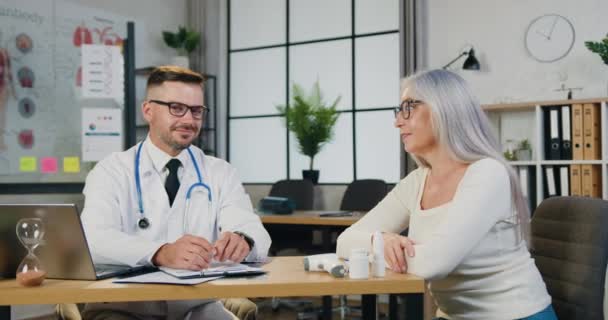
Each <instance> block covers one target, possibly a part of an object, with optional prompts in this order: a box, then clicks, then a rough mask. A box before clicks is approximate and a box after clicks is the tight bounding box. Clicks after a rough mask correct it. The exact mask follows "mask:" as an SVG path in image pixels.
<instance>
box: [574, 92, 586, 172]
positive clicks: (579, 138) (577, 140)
mask: <svg viewBox="0 0 608 320" xmlns="http://www.w3.org/2000/svg"><path fill="white" fill-rule="evenodd" d="M572 159H574V160H583V159H584V156H583V105H582V104H573V105H572Z"/></svg>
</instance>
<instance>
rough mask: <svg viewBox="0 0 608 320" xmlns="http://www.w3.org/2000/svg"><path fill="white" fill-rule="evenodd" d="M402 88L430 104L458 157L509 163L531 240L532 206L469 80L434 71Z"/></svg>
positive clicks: (520, 217) (438, 133)
mask: <svg viewBox="0 0 608 320" xmlns="http://www.w3.org/2000/svg"><path fill="white" fill-rule="evenodd" d="M401 88H402V92H403V90H405V89H407V90H408V91H407V94H408V97H410V98H413V99H417V100H422V101H424V102H425V104H426V105H428V106H429V108H430V111H431V125H432V128H433V132H434V135H435V138H436V139H437V142H438V144H439V145H442V146H444V147H446V149H447V150H448V152H449V153H451V155H452V156H453V158H454V159H456V160H458V161H461V162H464V163H472V162H475V161H477V160H481V159H483V158H492V159H495V160H497V161H499V162H501V163H502V164H503V165H504V166H505V168H506V169H507V172H508V173H509V180H510V182H511V202H512V204H513V206H514V208H515V210H516V211H517V215H516V220H517V224H518V225H519V230H520V232H521V237H522V239H525V240H528V238H529V237H528V235H529V228H530V209H529V208H528V204H527V201H526V199H525V197H524V196H523V194H522V191H521V186H520V184H519V178H518V176H517V174H516V173H515V170H513V168H512V167H511V165H509V163H508V162H507V161H506V159H505V158H504V157H503V155H502V152H501V147H500V143H499V142H498V140H497V138H496V136H495V135H494V133H493V132H492V129H491V124H490V121H489V120H488V117H487V116H486V114H485V113H484V111H483V110H482V109H481V106H480V104H479V101H478V100H477V98H476V97H475V95H474V94H473V93H472V91H471V89H470V88H469V85H468V84H467V83H466V81H465V80H464V79H463V78H462V77H460V76H459V75H457V74H455V73H453V72H450V71H446V70H430V71H425V72H420V73H417V74H414V75H412V76H410V77H408V78H405V79H404V80H403V81H402V85H401ZM412 158H414V160H415V161H416V163H418V165H419V166H422V167H427V168H428V167H430V165H429V163H428V162H426V160H425V159H423V158H421V157H416V156H414V155H412Z"/></svg>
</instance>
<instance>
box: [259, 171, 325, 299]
mask: <svg viewBox="0 0 608 320" xmlns="http://www.w3.org/2000/svg"><path fill="white" fill-rule="evenodd" d="M268 195H269V196H273V197H284V198H289V199H291V200H292V201H293V202H294V203H295V204H296V210H312V208H313V204H314V185H313V183H312V182H311V181H310V180H306V179H304V180H279V181H277V182H275V183H274V184H273V185H272V187H271V189H270V192H269V193H268ZM272 231H273V232H272V233H273V235H274V236H273V238H275V239H285V240H289V239H291V240H300V239H302V237H298V236H295V237H294V232H295V233H299V232H298V231H299V230H293V229H292V230H287V231H286V230H284V229H277V230H272ZM304 238H305V237H304ZM282 245H286V244H285V242H283V243H282ZM286 246H287V247H293V248H297V247H298V246H299V245H298V244H297V243H287V245H286ZM282 251H284V253H283V254H285V253H287V252H288V253H289V255H294V254H296V255H297V254H303V253H301V252H300V251H299V250H298V249H293V250H292V249H284V250H282ZM293 251H295V253H294V252H293ZM271 253H272V254H273V255H281V251H278V250H277V249H276V248H271ZM311 304H312V301H309V300H292V299H279V298H272V300H271V302H270V305H271V308H272V310H274V311H276V310H278V309H279V308H281V307H286V308H288V309H298V308H300V307H304V306H308V305H311ZM262 305H263V304H262Z"/></svg>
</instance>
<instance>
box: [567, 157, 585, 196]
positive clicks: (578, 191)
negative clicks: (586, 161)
mask: <svg viewBox="0 0 608 320" xmlns="http://www.w3.org/2000/svg"><path fill="white" fill-rule="evenodd" d="M581 182H582V181H581V165H580V164H571V165H570V194H571V195H573V196H582V195H583V189H582V186H581Z"/></svg>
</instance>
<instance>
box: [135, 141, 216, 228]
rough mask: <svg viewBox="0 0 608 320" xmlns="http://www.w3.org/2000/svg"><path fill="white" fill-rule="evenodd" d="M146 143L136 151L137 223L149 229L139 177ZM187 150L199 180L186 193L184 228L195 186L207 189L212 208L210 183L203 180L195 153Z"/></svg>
mask: <svg viewBox="0 0 608 320" xmlns="http://www.w3.org/2000/svg"><path fill="white" fill-rule="evenodd" d="M143 145H144V143H143V141H142V142H141V143H140V144H139V147H138V148H137V152H136V153H135V187H136V189H137V201H138V204H139V215H140V218H139V220H138V221H137V225H138V226H139V228H140V229H147V228H148V227H150V220H148V218H146V216H145V215H144V201H143V197H142V193H141V179H140V177H139V163H140V157H141V147H142V146H143ZM186 150H188V154H189V155H190V159H191V160H192V164H193V165H194V169H195V170H196V176H197V177H198V182H197V183H194V184H192V185H191V186H190V188H188V192H187V193H186V212H185V214H184V230H186V222H187V220H188V219H187V216H188V211H189V209H190V196H191V195H192V190H194V188H196V187H203V188H205V189H207V193H208V196H209V210H211V188H210V187H209V185H207V184H206V183H204V182H203V176H202V175H201V171H200V169H199V168H198V165H197V164H196V159H195V158H194V154H193V153H192V150H190V148H187V149H186Z"/></svg>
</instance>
